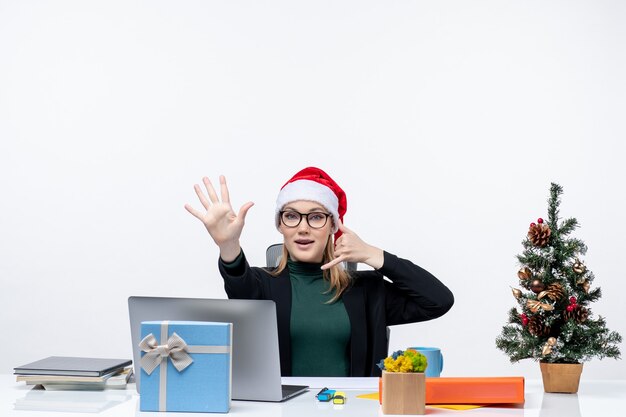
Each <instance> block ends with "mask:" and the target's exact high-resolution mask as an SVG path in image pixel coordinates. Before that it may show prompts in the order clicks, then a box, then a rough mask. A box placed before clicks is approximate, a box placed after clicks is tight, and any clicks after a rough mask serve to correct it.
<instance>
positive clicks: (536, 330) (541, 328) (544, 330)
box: [528, 316, 550, 336]
mask: <svg viewBox="0 0 626 417" xmlns="http://www.w3.org/2000/svg"><path fill="white" fill-rule="evenodd" d="M528 331H529V332H530V334H532V335H533V336H547V335H548V334H549V333H550V326H546V324H545V323H544V322H543V319H542V318H541V317H540V316H532V317H531V318H530V319H529V320H528Z"/></svg>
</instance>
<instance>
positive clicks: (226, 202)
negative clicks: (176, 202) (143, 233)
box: [185, 175, 254, 262]
mask: <svg viewBox="0 0 626 417" xmlns="http://www.w3.org/2000/svg"><path fill="white" fill-rule="evenodd" d="M202 182H203V183H204V187H205V188H206V191H207V194H208V197H209V198H208V199H207V196H206V195H205V194H204V192H203V191H202V189H201V188H200V186H199V185H198V184H194V186H193V189H194V190H195V192H196V194H197V195H198V199H199V200H200V203H202V205H203V206H204V208H205V209H206V211H202V210H196V209H194V208H193V207H191V206H190V205H189V204H185V209H186V210H187V211H188V212H189V213H191V214H192V215H193V216H194V217H196V218H197V219H198V220H200V221H201V222H202V223H203V224H204V226H205V227H206V229H207V231H208V232H209V234H210V235H211V237H212V238H213V240H214V241H215V243H216V244H217V246H219V248H220V257H221V258H222V260H223V261H224V262H232V261H234V260H235V258H237V256H239V253H240V252H241V246H240V245H239V237H240V236H241V231H242V230H243V226H244V223H245V219H246V214H247V213H248V210H250V207H252V206H253V205H254V203H253V202H251V201H249V202H247V203H245V204H244V205H243V206H241V208H240V209H239V214H235V212H234V211H233V208H232V206H231V205H230V196H229V194H228V186H227V185H226V178H225V177H224V176H223V175H220V194H221V198H222V199H221V201H220V199H219V198H218V196H217V193H216V192H215V189H214V188H213V184H211V181H210V180H209V179H208V178H207V177H204V178H202Z"/></svg>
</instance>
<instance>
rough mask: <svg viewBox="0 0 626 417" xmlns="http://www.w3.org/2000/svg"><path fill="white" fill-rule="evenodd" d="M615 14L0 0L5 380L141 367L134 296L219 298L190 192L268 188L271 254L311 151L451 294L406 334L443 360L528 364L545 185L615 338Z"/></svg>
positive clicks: (619, 300) (613, 367)
mask: <svg viewBox="0 0 626 417" xmlns="http://www.w3.org/2000/svg"><path fill="white" fill-rule="evenodd" d="M625 21H626V3H624V2H620V1H598V0H594V1H516V2H512V1H501V0H498V1H472V2H468V1H399V0H398V1H388V0H385V1H362V0H360V1H311V2H297V1H293V0H288V1H287V0H286V1H275V0H273V1H209V0H201V1H200V0H198V1H155V0H150V1H136V2H127V1H111V0H107V1H97V2H96V1H84V0H76V1H67V0H55V1H33V0H20V1H7V0H1V1H0V193H1V194H0V280H1V288H0V313H1V317H0V319H1V320H2V334H3V336H2V339H3V343H2V348H1V350H2V355H0V373H8V372H11V370H12V368H13V367H14V366H18V365H22V364H23V363H26V362H29V361H32V360H36V359H39V358H41V357H44V356H48V355H77V356H103V357H130V356H131V346H130V332H129V326H128V317H127V314H128V313H127V297H128V296H130V295H161V296H193V297H218V298H221V297H225V293H224V290H223V287H222V282H221V278H220V277H219V274H218V271H217V257H218V252H217V249H216V247H215V245H214V244H213V242H212V241H211V239H210V237H209V236H208V234H207V233H206V231H205V230H204V228H203V226H202V225H201V224H200V223H199V222H198V221H197V220H196V219H194V218H193V217H192V216H191V215H189V214H188V213H187V212H186V211H185V210H184V209H183V205H184V204H185V203H187V202H188V203H192V204H194V205H196V206H199V204H198V202H197V200H196V197H195V194H194V192H193V188H192V186H193V184H194V183H196V182H199V181H200V179H201V177H202V176H203V175H208V176H210V177H211V178H212V179H213V180H217V178H218V175H220V174H225V175H226V176H227V178H228V180H229V183H230V185H231V196H232V200H233V204H234V206H235V208H236V209H238V208H239V207H240V206H241V205H242V204H243V203H245V202H246V201H249V200H251V201H254V202H255V203H256V204H255V206H254V207H253V208H252V209H251V210H250V212H249V215H248V219H247V225H246V229H245V231H244V236H243V238H242V245H243V247H244V248H245V250H246V253H247V256H248V257H249V259H250V260H251V263H253V264H256V265H260V266H262V265H263V264H264V262H265V257H264V255H265V248H266V247H267V246H268V245H270V244H272V243H276V242H279V241H280V240H281V236H280V235H279V234H278V232H276V230H275V229H274V224H273V213H274V201H275V198H276V195H277V192H278V190H279V188H280V186H281V185H282V184H283V183H284V182H285V181H286V180H287V179H288V178H289V177H290V176H291V175H292V174H294V173H295V172H296V171H297V170H299V169H300V168H303V167H305V166H307V165H316V166H320V167H322V168H323V169H325V170H326V171H327V172H329V173H330V174H331V175H332V176H333V177H334V178H335V179H336V180H337V181H338V182H339V183H340V185H341V186H342V187H343V188H344V189H345V190H346V191H347V194H348V201H349V208H348V214H347V215H346V218H345V223H346V225H347V226H348V227H350V228H352V229H353V230H354V231H356V232H357V233H358V234H359V235H360V236H361V237H362V238H363V239H364V240H366V241H368V242H370V243H372V244H374V245H376V246H379V247H381V248H385V249H387V250H388V251H390V252H392V253H395V254H397V255H399V256H402V257H406V258H409V259H411V260H413V261H414V262H416V263H418V264H420V265H421V266H423V267H425V268H426V269H428V270H430V271H431V272H433V273H434V274H435V275H436V276H437V277H439V278H440V279H441V280H442V281H444V282H445V283H446V284H447V285H448V286H449V287H450V288H451V289H452V290H453V292H454V294H455V297H456V304H455V305H454V307H453V309H452V310H451V311H450V312H449V313H448V314H447V315H446V316H444V317H442V318H440V319H437V320H435V321H432V322H427V323H421V324H412V325H406V326H398V327H396V328H394V329H393V334H392V340H391V348H392V349H397V348H403V347H406V346H409V345H434V346H440V347H441V348H442V349H443V350H444V352H445V357H446V362H445V369H444V375H445V376H478V375H484V376H497V375H524V376H526V377H529V378H536V377H538V376H539V371H538V365H537V364H536V363H534V362H533V361H531V360H528V361H523V362H521V363H518V364H514V365H511V364H510V363H509V361H508V358H507V357H506V356H505V355H504V354H503V353H502V352H500V351H498V350H497V349H496V348H495V342H494V341H495V338H496V336H497V335H498V334H499V333H500V330H501V328H502V325H503V324H504V323H505V322H506V317H507V311H508V309H509V308H511V307H513V306H514V305H515V302H514V299H513V297H512V295H511V289H510V286H515V285H517V283H518V280H517V275H516V272H517V269H518V267H519V266H518V265H517V262H516V258H515V255H517V254H519V253H521V251H522V245H521V241H522V240H523V238H524V236H525V234H526V231H527V227H528V224H529V223H530V222H531V221H535V220H536V218H537V217H540V216H541V217H546V216H547V213H546V208H547V202H546V201H547V198H548V191H549V187H550V182H558V183H559V184H561V185H562V186H563V187H564V191H565V192H564V196H563V203H562V206H561V214H562V215H563V217H576V218H577V219H578V220H579V222H580V224H581V228H580V229H578V230H577V231H576V233H575V236H576V237H579V238H580V239H582V240H584V241H585V242H586V243H587V245H588V246H589V252H588V254H587V256H586V257H585V258H584V261H585V263H586V265H587V266H588V267H589V268H590V269H591V270H592V271H593V272H594V274H595V275H596V282H595V283H596V284H597V285H599V286H601V287H602V290H603V294H604V295H603V297H602V299H601V300H599V301H598V302H597V303H595V304H594V305H593V306H592V308H593V312H594V314H596V315H598V314H600V315H602V316H605V317H606V318H607V322H608V327H609V328H610V329H611V330H615V331H618V332H620V333H621V334H622V335H624V336H626V319H624V317H625V314H624V303H623V298H624V293H625V290H626V287H625V284H624V282H625V273H624V271H625V270H626V262H625V260H624V251H625V249H626V248H625V247H624V243H623V236H624V234H625V233H626V226H625V225H624V221H623V216H624V213H625V212H626V199H625V197H624V191H623V185H622V182H623V179H624V178H625V176H626V175H625V174H626V168H624V162H623V159H624V156H625V150H626V149H625V145H624V136H625V134H626V127H625V124H624V123H625V122H624V120H625V118H624V116H625V110H626V81H625V80H626V77H625V76H624V74H626V48H625V47H624V44H625V41H626V25H624V22H625ZM621 349H622V351H624V349H625V346H624V344H622V345H621ZM625 371H626V366H625V365H624V362H623V361H613V360H604V361H598V360H593V361H591V362H589V363H587V364H586V365H585V370H584V374H583V377H584V378H589V379H597V378H623V377H624V374H625Z"/></svg>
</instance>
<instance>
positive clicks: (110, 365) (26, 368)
mask: <svg viewBox="0 0 626 417" xmlns="http://www.w3.org/2000/svg"><path fill="white" fill-rule="evenodd" d="M132 362H133V361H131V360H130V359H103V358H80V357H68V356H50V357H48V358H45V359H41V360H38V361H35V362H32V363H28V364H26V365H22V366H18V367H17V368H13V370H14V371H15V374H16V375H68V376H102V375H106V374H109V373H111V372H115V371H117V370H121V369H123V368H124V367H126V366H128V365H130V364H131V363H132Z"/></svg>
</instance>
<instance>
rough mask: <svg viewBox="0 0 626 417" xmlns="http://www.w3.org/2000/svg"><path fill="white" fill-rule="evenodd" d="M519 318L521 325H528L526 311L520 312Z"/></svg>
mask: <svg viewBox="0 0 626 417" xmlns="http://www.w3.org/2000/svg"><path fill="white" fill-rule="evenodd" d="M520 319H521V320H522V326H527V325H528V316H527V315H526V313H522V314H520Z"/></svg>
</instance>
